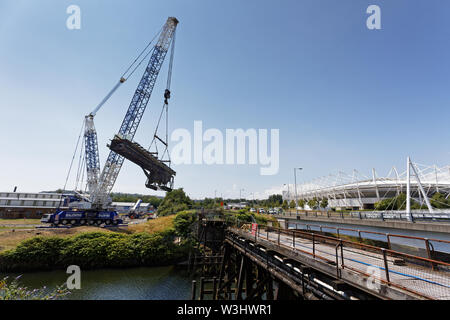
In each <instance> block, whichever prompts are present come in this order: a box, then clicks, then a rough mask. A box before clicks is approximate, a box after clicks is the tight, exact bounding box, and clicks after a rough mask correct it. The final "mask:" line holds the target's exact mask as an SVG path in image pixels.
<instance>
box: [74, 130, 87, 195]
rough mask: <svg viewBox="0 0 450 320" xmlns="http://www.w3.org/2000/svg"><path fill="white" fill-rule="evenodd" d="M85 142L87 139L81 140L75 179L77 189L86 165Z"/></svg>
mask: <svg viewBox="0 0 450 320" xmlns="http://www.w3.org/2000/svg"><path fill="white" fill-rule="evenodd" d="M84 143H85V140H84V139H83V141H82V142H81V147H80V157H79V159H78V169H77V177H76V179H75V190H77V187H78V183H79V182H80V175H81V170H83V165H84V159H85V158H84V152H83V147H84Z"/></svg>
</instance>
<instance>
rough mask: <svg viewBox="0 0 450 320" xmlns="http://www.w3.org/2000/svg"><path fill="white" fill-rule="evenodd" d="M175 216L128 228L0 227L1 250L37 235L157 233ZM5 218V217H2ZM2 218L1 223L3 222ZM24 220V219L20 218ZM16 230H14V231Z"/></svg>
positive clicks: (11, 247) (171, 221)
mask: <svg viewBox="0 0 450 320" xmlns="http://www.w3.org/2000/svg"><path fill="white" fill-rule="evenodd" d="M174 219H175V216H174V215H173V216H167V217H161V218H157V219H153V220H150V221H147V222H145V223H142V224H135V225H129V226H128V227H127V228H126V229H118V230H117V229H116V230H110V229H103V228H98V227H88V226H84V227H76V228H69V229H34V228H33V229H30V228H27V227H14V228H13V227H0V252H2V251H6V250H9V249H14V248H15V247H17V245H18V244H19V243H21V242H22V241H24V240H27V239H30V238H33V237H36V236H43V237H53V236H56V237H60V238H65V237H70V236H73V235H76V234H80V233H86V232H104V233H111V232H113V233H138V232H147V233H155V232H160V231H165V230H167V229H169V228H172V227H173V220H174ZM1 220H3V219H1ZM1 220H0V224H1ZM18 220H22V219H18ZM12 230H14V232H13V231H12Z"/></svg>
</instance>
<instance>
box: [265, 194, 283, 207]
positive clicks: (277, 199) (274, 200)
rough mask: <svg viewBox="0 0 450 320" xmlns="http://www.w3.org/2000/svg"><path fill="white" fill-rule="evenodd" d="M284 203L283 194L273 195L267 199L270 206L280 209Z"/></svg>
mask: <svg viewBox="0 0 450 320" xmlns="http://www.w3.org/2000/svg"><path fill="white" fill-rule="evenodd" d="M282 203H283V196H282V195H281V194H273V195H271V196H270V197H269V199H267V204H268V206H271V207H278V206H281V204H282Z"/></svg>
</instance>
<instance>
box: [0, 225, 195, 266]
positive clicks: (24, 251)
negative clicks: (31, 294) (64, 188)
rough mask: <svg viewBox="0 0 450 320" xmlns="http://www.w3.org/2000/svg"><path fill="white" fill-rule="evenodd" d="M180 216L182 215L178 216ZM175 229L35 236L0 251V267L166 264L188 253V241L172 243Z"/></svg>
mask: <svg viewBox="0 0 450 320" xmlns="http://www.w3.org/2000/svg"><path fill="white" fill-rule="evenodd" d="M180 220H181V218H180ZM174 237H175V232H174V230H173V229H169V230H167V231H163V232H156V233H153V234H148V233H135V234H118V233H102V232H91V233H84V234H80V235H76V236H73V237H69V238H65V239H61V238H45V237H35V238H32V239H29V240H26V241H24V242H22V243H21V244H19V246H17V248H16V249H13V250H9V251H6V252H3V253H1V254H0V271H3V272H14V271H32V270H48V269H55V268H66V267H67V266H68V265H72V264H74V265H78V266H80V267H81V268H83V269H92V268H107V267H134V266H142V265H144V266H160V265H167V264H171V263H174V262H177V261H180V259H183V258H184V257H186V256H187V254H188V249H189V248H188V245H189V244H188V242H187V241H182V242H181V244H175V243H174Z"/></svg>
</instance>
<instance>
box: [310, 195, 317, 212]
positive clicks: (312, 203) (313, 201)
mask: <svg viewBox="0 0 450 320" xmlns="http://www.w3.org/2000/svg"><path fill="white" fill-rule="evenodd" d="M308 206H309V207H310V208H311V209H316V208H317V207H318V206H319V201H318V200H317V198H316V197H314V198H313V199H311V200H309V201H308Z"/></svg>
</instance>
